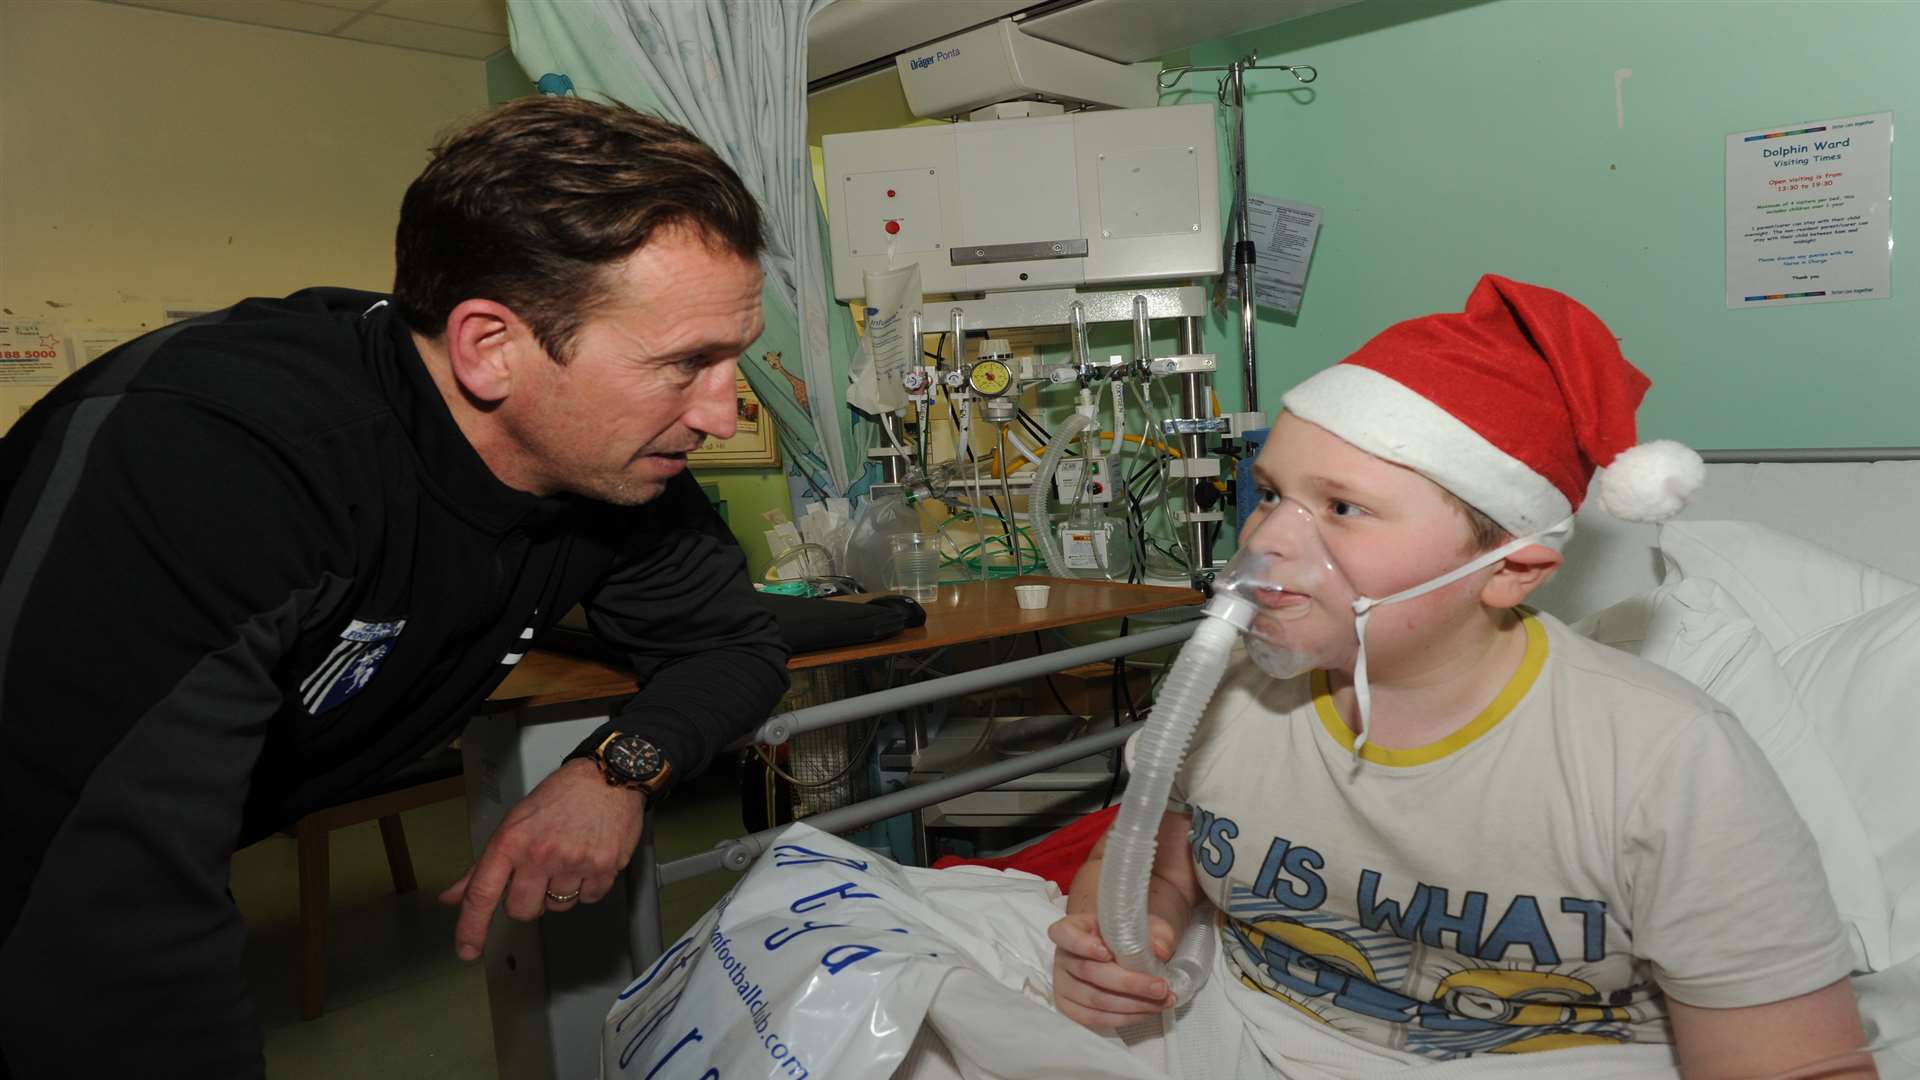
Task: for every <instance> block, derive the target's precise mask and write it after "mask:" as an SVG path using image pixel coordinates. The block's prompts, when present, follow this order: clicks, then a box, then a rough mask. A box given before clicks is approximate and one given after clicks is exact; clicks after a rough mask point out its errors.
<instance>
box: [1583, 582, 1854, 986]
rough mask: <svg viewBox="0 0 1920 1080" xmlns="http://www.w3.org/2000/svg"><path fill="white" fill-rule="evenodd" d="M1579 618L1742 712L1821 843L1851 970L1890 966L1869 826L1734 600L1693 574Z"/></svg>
mask: <svg viewBox="0 0 1920 1080" xmlns="http://www.w3.org/2000/svg"><path fill="white" fill-rule="evenodd" d="M1636 622H1641V625H1636ZM1583 624H1584V625H1587V626H1590V627H1591V628H1593V629H1594V630H1595V631H1596V633H1597V634H1598V635H1599V636H1597V637H1596V638H1595V640H1599V641H1603V642H1608V643H1609V644H1615V645H1616V647H1618V646H1619V645H1621V644H1631V643H1632V642H1633V641H1634V639H1635V637H1636V636H1638V637H1639V638H1640V639H1641V640H1640V643H1639V649H1638V652H1639V655H1640V656H1641V657H1642V658H1643V659H1646V660H1651V661H1652V662H1654V663H1656V664H1659V665H1661V666H1662V667H1665V668H1667V669H1668V670H1670V671H1673V672H1675V673H1676V674H1679V675H1681V676H1683V677H1684V678H1686V679H1687V680H1688V681H1689V682H1692V683H1693V684H1694V685H1695V686H1698V687H1700V688H1701V689H1702V690H1705V691H1706V692H1707V693H1708V694H1710V695H1712V696H1713V697H1714V699H1715V700H1717V701H1719V702H1720V703H1721V704H1722V705H1725V706H1726V707H1727V709H1728V710H1729V711H1731V712H1732V713H1733V714H1734V716H1736V717H1738V718H1739V720H1740V723H1741V726H1742V727H1744V728H1745V729H1746V731H1747V734H1748V735H1749V736H1750V737H1752V739H1753V741H1754V743H1755V744H1756V745H1758V746H1759V748H1760V751H1761V753H1763V754H1764V755H1766V758H1767V762H1768V763H1769V764H1771V765H1772V766H1773V769H1774V772H1775V773H1776V774H1777V775H1778V776H1779V777H1780V782H1781V786H1783V787H1784V788H1786V791H1787V797H1788V798H1790V799H1792V800H1793V806H1794V809H1796V810H1798V811H1799V812H1800V817H1801V818H1802V819H1803V820H1805V821H1806V823H1807V828H1808V830H1809V831H1810V832H1811V833H1812V834H1813V839H1814V842H1815V843H1816V844H1818V845H1819V848H1820V865H1821V869H1822V870H1823V871H1824V872H1825V873H1826V876H1827V886H1828V890H1829V891H1830V892H1831V893H1832V894H1833V900H1834V905H1835V907H1837V908H1838V909H1839V911H1840V918H1841V921H1842V922H1843V923H1845V924H1846V926H1847V928H1848V931H1849V935H1848V936H1849V939H1850V943H1851V944H1852V946H1853V953H1854V968H1855V970H1860V971H1870V970H1878V969H1880V968H1883V967H1885V966H1887V965H1888V963H1889V962H1890V961H1889V948H1888V924H1889V923H1890V922H1891V921H1892V917H1891V915H1890V914H1889V913H1888V909H1887V887H1886V882H1885V880H1884V879H1883V877H1882V875H1881V872H1880V867H1879V863H1878V862H1877V861H1876V859H1875V858H1874V851H1873V848H1872V845H1871V844H1870V843H1869V840H1868V834H1867V830H1866V828H1865V827H1864V826H1863V824H1862V823H1861V820H1860V815H1859V813H1858V811H1857V810H1856V809H1855V807H1854V804H1853V802H1852V801H1851V799H1850V798H1849V797H1848V792H1847V786H1846V784H1845V783H1843V782H1842V780H1841V774H1840V772H1838V771H1837V770H1836V769H1835V767H1834V764H1833V762H1832V760H1831V759H1830V758H1829V757H1828V756H1827V752H1826V750H1825V748H1824V747H1823V746H1822V745H1821V740H1820V738H1819V736H1818V732H1817V731H1816V730H1815V727H1814V725H1813V724H1812V723H1811V722H1810V721H1809V720H1808V716H1807V712H1806V710H1804V709H1803V708H1802V707H1801V704H1800V701H1799V700H1798V698H1797V697H1796V696H1795V694H1794V691H1793V686H1792V684H1791V683H1790V682H1789V680H1788V678H1787V674H1786V672H1784V671H1783V670H1782V669H1781V666H1780V663H1779V662H1778V660H1776V659H1775V656H1774V652H1773V649H1772V647H1771V646H1769V645H1768V644H1767V641H1766V639H1765V638H1764V637H1763V636H1762V635H1761V634H1760V632H1759V630H1758V629H1757V628H1756V627H1755V626H1754V623H1753V621H1752V620H1751V619H1749V618H1748V617H1747V613H1746V612H1745V611H1743V610H1741V607H1740V603H1739V601H1737V600H1735V599H1734V598H1733V596H1732V595H1731V594H1729V593H1728V592H1727V590H1725V589H1723V588H1721V587H1720V586H1719V585H1718V584H1716V583H1714V582H1712V581H1707V580H1705V579H1701V578H1693V579H1689V580H1686V581H1675V582H1669V583H1667V584H1665V585H1662V586H1660V587H1659V588H1657V589H1654V590H1653V591H1652V592H1649V593H1645V594H1642V595H1640V596H1636V597H1632V598H1629V599H1627V600H1624V601H1622V602H1621V603H1619V604H1616V605H1614V607H1612V608H1609V609H1607V610H1606V611H1603V612H1600V613H1598V614H1596V615H1593V616H1590V617H1589V618H1588V619H1586V620H1583ZM1610 638H1611V639H1612V640H1611V641H1609V639H1610Z"/></svg>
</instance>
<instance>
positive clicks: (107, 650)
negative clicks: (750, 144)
mask: <svg viewBox="0 0 1920 1080" xmlns="http://www.w3.org/2000/svg"><path fill="white" fill-rule="evenodd" d="M761 243H762V241H761V234H760V219H759V213H758V210H757V209H756V207H755V205H754V202H753V199H752V197H751V195H750V194H749V193H748V192H747V190H746V189H745V187H744V186H743V185H742V184H741V182H740V179H739V177H738V176H736V175H735V174H734V172H733V171H732V170H731V169H730V168H728V167H727V165H726V164H725V163H723V162H722V161H721V160H720V159H719V158H718V157H717V156H716V155H715V154H714V153H713V152H712V151H711V150H710V149H709V148H708V147H706V146H704V145H702V144H701V143H700V142H699V141H698V140H697V139H695V138H694V137H693V136H692V135H690V134H689V133H687V132H686V131H684V130H682V129H680V128H677V127H674V126H673V125H670V124H666V123H663V122H661V121H659V120H656V119H652V118H649V117H646V116H643V115H641V114H639V113H636V112H633V111H631V110H628V109H624V108H618V107H608V106H602V105H596V104H592V103H588V102H582V101H579V100H577V99H559V98H533V99H528V100H525V101H521V102H516V103H514V104H512V105H508V106H505V107H503V108H501V109H498V110H496V111H494V112H493V113H491V114H489V115H487V116H486V117H484V118H482V119H481V120H480V121H478V122H477V123H475V124H473V125H472V126H470V127H468V128H467V129H465V130H463V131H461V132H458V133H456V134H455V135H453V136H451V137H450V138H448V139H447V140H446V141H445V142H443V143H442V144H441V145H440V146H439V147H438V148H436V150H435V153H434V156H433V159H432V161H431V163H430V164H429V165H428V167H427V169H426V171H425V172H423V173H422V174H421V175H420V177H419V178H417V179H416V180H415V181H414V183H413V185H412V186H411V187H410V188H409V189H408V192H407V195H406V199H405V201H404V203H403V204H402V207H401V215H400V226H399V230H398V234H397V259H396V264H397V265H396V275H395V288H394V293H393V295H392V297H391V298H387V297H382V296H378V295H373V294H367V293H357V292H351V291H348V290H340V289H314V290H307V291H304V292H300V293H296V294H294V295H293V296H290V297H287V298H286V299H283V300H249V301H246V302H244V303H241V304H239V305H237V306H235V307H233V308H229V309H227V310H225V311H221V312H217V313H215V314H213V315H209V316H206V317H203V318H200V319H195V320H193V321H191V322H187V323H182V324H178V325H176V326H172V327H169V328H167V329H165V330H162V331H159V332H156V333H153V334H149V335H147V336H145V337H142V338H140V339H138V340H136V341H133V342H130V343H128V344H127V345H125V346H122V347H121V348H120V349H118V350H116V351H114V352H113V353H110V354H108V355H107V356H105V357H102V358H101V359H100V360H98V361H96V362H94V363H93V364H90V365H89V366H88V367H87V368H86V369H85V370H83V371H81V372H80V373H78V374H76V375H75V376H73V377H72V378H70V379H68V380H67V381H66V382H65V383H63V384H62V385H61V386H59V387H58V388H56V389H55V390H54V391H53V392H52V393H50V394H49V395H48V396H47V397H46V398H45V400H43V401H42V402H41V403H40V404H39V405H37V406H36V407H35V408H34V409H33V410H32V411H31V412H29V414H28V415H27V416H25V417H23V418H22V419H21V421H20V423H19V424H18V425H16V426H15V427H14V429H13V430H12V432H11V433H10V434H9V435H8V436H7V437H6V439H5V440H4V442H0V485H4V486H0V554H3V555H4V563H5V568H4V570H3V571H0V1075H5V1074H6V1073H8V1071H9V1070H11V1072H12V1074H13V1075H15V1076H19V1077H22V1078H24V1077H34V1078H36V1080H38V1078H40V1077H48V1076H61V1075H69V1074H72V1075H86V1076H94V1075H106V1074H113V1075H118V1074H120V1073H122V1072H124V1073H126V1074H129V1075H132V1074H134V1073H138V1074H140V1075H188V1076H196V1077H213V1076H219V1077H230V1076H246V1075H257V1074H259V1073H260V1072H261V1071H262V1068H263V1065H262V1061H261V1048H260V1047H261V1043H260V1032H259V1027H258V1022H257V1020H256V1019H255V1017H254V1012H253V1005H252V1002H251V999H250V998H249V996H248V993H247V991H246V987H245V985H244V983H243V981H242V978H241V974H240V954H241V945H242V940H243V937H244V928H243V925H242V921H241V918H240V915H239V912H238V911H237V910H236V909H235V907H234V903H233V900H232V898H231V897H230V896H229V895H228V894H227V891H226V890H227V874H228V867H229V862H230V857H231V855H232V852H233V851H234V850H235V848H236V847H238V846H241V845H245V844H247V843H250V842H252V841H254V840H256V839H259V838H261V837H263V836H266V835H268V834H270V833H271V832H273V831H275V830H277V829H280V828H283V827H285V826H287V825H288V824H289V823H291V822H292V821H294V820H295V819H297V818H298V817H300V816H301V815H302V814H305V813H307V812H309V811H311V810H314V809H316V808H319V807H322V806H326V805H329V804H331V803H334V802H338V801H341V800H343V799H347V798H350V797H353V796H354V795H355V794H357V793H359V792H362V791H365V790H366V789H367V788H369V787H371V786H373V785H376V784H378V783H379V782H380V781H381V780H382V779H383V778H384V777H386V776H388V775H391V774H392V773H393V772H394V771H396V770H398V769H400V768H402V767H403V766H405V765H407V764H408V763H409V762H412V761H415V760H417V759H418V758H420V757H421V756H422V755H423V754H425V753H427V752H429V751H431V750H434V749H436V748H438V747H443V746H445V745H446V744H447V742H448V740H449V739H451V738H452V737H453V736H454V735H456V734H458V732H459V731H460V729H461V727H462V725H463V724H464V723H465V720H466V718H467V717H468V716H470V715H472V713H473V712H474V711H475V708H476V706H478V705H479V703H480V702H481V701H482V700H483V699H484V698H485V697H486V695H487V694H488V693H489V692H491V691H492V690H493V688H494V687H496V686H497V685H499V683H500V681H501V680H502V679H504V678H505V677H506V675H507V674H508V673H509V672H510V671H511V670H512V669H513V665H514V664H515V663H516V662H517V661H518V660H519V659H520V658H521V656H522V655H523V654H524V653H525V652H526V649H527V645H528V642H529V641H530V640H531V639H532V638H533V637H535V636H536V635H537V634H538V633H539V632H540V630H541V629H542V628H543V627H545V626H547V625H549V624H550V623H552V622H553V621H554V620H556V619H557V618H559V617H560V616H561V615H562V614H564V613H565V612H566V611H568V610H569V609H570V608H572V607H573V606H574V605H575V604H576V603H584V604H585V606H586V609H587V612H588V617H589V621H590V624H591V625H592V626H593V628H594V630H595V632H596V633H597V634H598V635H599V636H600V637H602V638H603V639H604V640H606V641H607V642H609V643H610V644H613V645H615V646H617V647H619V648H621V649H622V650H624V651H625V652H626V653H627V654H629V655H630V656H631V657H632V658H633V663H634V665H635V667H636V668H637V670H638V671H639V673H640V676H641V680H642V689H641V691H640V693H639V694H638V695H637V696H636V697H634V698H633V699H632V701H631V702H629V703H628V704H627V705H626V706H625V707H624V708H623V709H622V710H621V711H620V712H619V714H618V715H617V716H616V717H615V718H614V719H613V720H612V721H610V722H609V723H608V724H607V725H606V726H605V727H603V728H602V729H601V730H599V731H597V732H595V733H594V734H593V736H592V737H590V738H589V739H587V740H586V741H585V742H583V743H582V744H581V745H580V748H579V749H578V750H577V751H575V753H574V755H572V756H571V757H569V759H568V760H567V762H566V763H565V764H563V765H562V766H561V767H560V768H559V769H557V770H556V771H555V772H554V773H553V774H552V775H551V776H549V777H548V778H547V779H546V780H545V781H543V782H542V783H541V784H540V785H539V786H538V787H537V788H535V789H534V790H533V791H532V792H531V793H530V794H528V796H527V797H526V798H525V799H524V800H522V801H521V802H520V803H518V804H517V805H516V806H514V807H513V808H512V809H511V810H510V811H509V813H508V815H507V817H506V820H505V822H504V823H503V824H502V825H501V827H500V828H499V830H498V831H497V832H496V833H495V834H494V836H493V837H492V839H491V840H490V841H489V842H488V844H487V847H486V850H485V851H484V852H483V853H482V854H481V856H480V858H479V859H478V860H477V861H476V863H475V865H474V867H473V868H472V869H471V870H470V871H469V872H468V873H467V875H466V876H464V877H463V878H462V879H461V880H460V881H459V882H458V883H456V884H455V885H454V886H453V887H452V888H450V889H449V890H448V891H447V892H446V893H445V894H443V897H442V898H443V899H444V900H446V901H448V902H449V903H459V904H461V905H462V911H461V915H460V919H459V924H458V928H457V930H456V932H455V947H456V949H457V951H458V952H459V953H460V955H461V956H462V957H465V958H468V959H471V958H472V957H474V956H477V955H478V954H479V950H480V947H481V944H482V943H483V941H484V939H485V934H486V928H487V924H488V922H489V921H490V920H491V918H492V916H493V913H494V911H495V910H496V909H497V908H498V907H501V906H504V907H505V909H506V911H507V913H508V914H509V915H510V916H512V917H513V918H516V919H522V920H525V919H532V918H536V917H538V916H539V915H541V914H542V913H543V912H546V911H564V910H567V909H569V908H571V907H573V906H574V905H576V904H579V903H592V902H594V901H596V900H598V899H600V898H601V897H602V896H603V895H605V894H606V892H607V890H608V889H609V888H610V887H611V885H612V882H613V880H614V877H615V875H616V874H617V873H618V872H619V871H620V869H621V868H622V867H623V866H624V865H625V864H626V861H627V859H628V857H629V856H630V855H631V853H632V851H633V848H634V846H635V844H636V843H637V841H638V839H639V836H640V829H641V822H642V818H643V814H644V811H645V807H646V802H647V799H648V798H649V797H658V796H659V795H661V794H663V793H664V792H665V791H666V790H667V789H668V788H669V787H671V785H672V784H673V783H674V782H675V781H677V780H681V779H684V778H685V777H686V776H688V775H691V774H694V773H697V772H698V771H699V770H701V769H702V768H704V767H705V766H706V764H707V763H708V761H709V759H710V758H711V757H712V756H713V755H714V754H715V753H716V752H717V751H718V750H719V749H720V748H721V747H722V746H724V745H725V744H726V743H727V742H729V741H731V740H732V739H734V738H736V737H737V736H739V735H741V734H742V733H744V732H746V731H748V730H749V729H750V728H751V727H752V726H753V725H754V724H755V723H757V722H759V721H760V720H761V719H763V718H764V717H765V716H766V715H767V713H768V711H769V710H770V708H771V707H772V706H773V705H774V703H775V701H776V700H777V699H778V697H779V695H780V693H781V691H782V690H783V689H784V687H785V685H786V677H785V660H786V653H785V649H784V647H783V646H782V645H781V643H780V641H779V638H778V637H777V635H776V633H775V629H774V626H773V624H772V622H771V620H770V619H769V618H768V616H767V615H766V614H765V612H764V611H763V610H762V609H761V608H760V607H759V606H758V605H757V604H756V603H755V601H754V599H753V596H752V593H751V589H750V586H749V584H748V582H747V580H746V577H745V574H744V560H743V558H742V556H741V553H740V550H739V548H738V546H736V545H735V544H734V542H733V540H732V538H731V537H730V536H729V535H728V534H727V532H726V530H725V528H724V527H723V526H722V525H721V523H720V522H719V520H718V519H717V517H716V516H715V515H714V514H713V512H712V510H711V509H710V508H709V507H708V506H707V504H706V501H705V499H704V498H703V497H702V496H701V493H700V491H699V489H698V487H697V486H696V485H695V484H694V483H693V481H692V479H691V478H690V477H689V476H688V475H687V474H686V471H685V470H686V454H687V452H688V451H690V450H692V449H694V448H695V447H697V446H699V445H700V443H701V442H702V441H703V440H704V439H705V438H706V437H707V436H715V437H720V438H725V437H727V436H729V435H731V434H732V433H733V429H734V422H735V421H734V416H735V413H734V394H733V385H734V376H735V372H736V370H737V366H738V365H737V361H738V357H739V355H740V353H741V352H742V351H743V350H745V349H746V348H747V347H748V345H749V344H750V343H751V342H752V341H753V340H754V339H755V338H756V337H758V336H759V334H760V332H761V328H762V322H761V316H760V285H761V275H760V270H759V266H758V262H757V256H758V255H759V252H760V249H761Z"/></svg>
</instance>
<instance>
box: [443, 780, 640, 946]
mask: <svg viewBox="0 0 1920 1080" xmlns="http://www.w3.org/2000/svg"><path fill="white" fill-rule="evenodd" d="M645 808H646V796H644V795H642V794H641V793H640V792H638V791H632V790H629V789H627V788H621V787H614V786H612V785H610V784H608V783H607V782H606V780H605V779H604V778H602V777H601V775H600V767H599V765H597V764H595V763H594V762H592V761H588V760H585V759H581V760H576V761H569V762H567V763H566V764H565V765H562V766H560V768H558V769H555V770H554V772H553V775H551V776H549V777H547V778H546V779H545V780H542V781H540V785H539V786H538V787H536V788H534V789H533V790H532V791H530V792H528V793H527V797H526V798H524V799H521V800H520V801H519V802H517V803H515V804H514V805H513V808H512V809H510V810H508V811H507V816H506V819H505V820H503V821H502V822H501V823H500V827H499V828H498V829H495V830H494V833H493V836H492V837H491V838H490V839H489V840H488V841H487V847H486V850H485V851H482V852H481V853H480V859H479V861H478V862H476V863H474V864H473V867H472V868H471V869H469V870H468V871H467V872H466V873H465V874H463V875H461V877H460V880H459V881H456V882H454V883H453V885H452V887H451V888H449V889H447V891H445V892H443V893H441V894H440V902H441V903H443V904H449V905H451V904H459V905H460V921H459V923H458V924H456V925H455V926H454V928H453V948H454V952H456V953H458V954H459V956H460V959H462V960H472V959H473V958H475V957H477V956H479V955H480V947H481V946H482V945H484V944H485V943H486V940H487V924H488V923H490V922H492V921H493V912H494V909H495V908H497V907H499V906H500V901H501V899H502V897H504V898H505V899H506V905H507V914H508V915H511V916H512V917H514V918H515V919H518V920H520V921H521V922H530V921H532V920H534V919H537V918H539V917H540V915H541V913H542V912H546V911H567V910H570V909H571V908H572V907H573V906H574V905H575V904H576V903H587V904H591V903H595V902H596V901H598V900H599V899H600V898H601V897H603V896H605V895H607V890H609V889H611V888H613V879H614V875H616V874H618V873H619V872H620V871H621V870H624V869H625V868H626V865H627V860H628V859H629V858H632V857H633V849H634V846H635V845H636V844H638V843H639V842H640V826H641V823H642V821H643V820H644V818H645Z"/></svg>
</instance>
